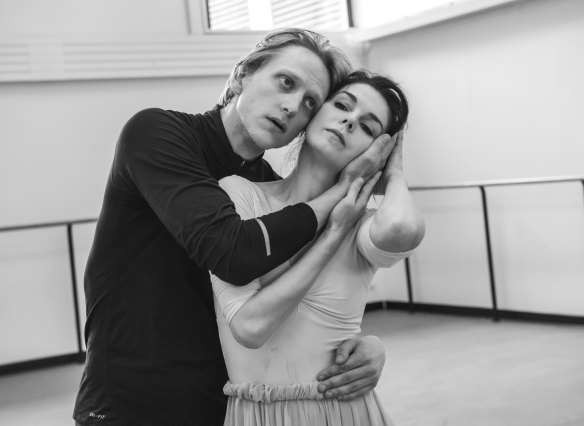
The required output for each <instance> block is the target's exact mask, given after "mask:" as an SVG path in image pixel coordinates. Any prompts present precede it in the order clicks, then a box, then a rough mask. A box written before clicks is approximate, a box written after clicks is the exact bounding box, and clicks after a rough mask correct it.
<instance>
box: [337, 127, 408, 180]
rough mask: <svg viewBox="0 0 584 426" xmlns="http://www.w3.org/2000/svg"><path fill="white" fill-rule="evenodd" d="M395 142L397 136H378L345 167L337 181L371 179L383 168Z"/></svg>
mask: <svg viewBox="0 0 584 426" xmlns="http://www.w3.org/2000/svg"><path fill="white" fill-rule="evenodd" d="M398 134H399V133H398ZM396 140H397V136H394V137H393V138H392V137H390V136H389V135H387V134H383V135H381V136H378V137H377V138H376V139H375V140H374V141H373V143H372V144H371V146H370V147H369V148H367V150H366V151H365V152H363V153H362V154H360V155H359V156H358V157H357V158H354V159H353V160H352V161H351V162H350V163H349V164H347V165H346V166H345V168H344V169H343V171H342V172H341V178H340V179H339V180H340V181H341V182H342V181H345V180H348V181H349V182H352V181H354V180H355V179H357V178H359V177H362V178H364V179H365V180H368V179H369V178H371V176H373V175H374V174H375V173H376V172H378V171H379V170H382V169H383V167H384V166H385V163H386V162H387V158H388V157H389V154H390V153H391V150H392V149H393V147H394V145H395V142H396Z"/></svg>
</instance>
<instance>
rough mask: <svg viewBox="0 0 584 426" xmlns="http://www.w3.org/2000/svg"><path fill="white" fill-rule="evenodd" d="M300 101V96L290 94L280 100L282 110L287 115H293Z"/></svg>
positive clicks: (298, 107)
mask: <svg viewBox="0 0 584 426" xmlns="http://www.w3.org/2000/svg"><path fill="white" fill-rule="evenodd" d="M301 103H302V96H299V95H295V94H290V95H289V96H287V97H286V99H284V101H283V102H282V111H284V113H285V114H286V115H287V116H289V117H294V116H295V115H296V113H297V112H298V111H299V109H300V104H301Z"/></svg>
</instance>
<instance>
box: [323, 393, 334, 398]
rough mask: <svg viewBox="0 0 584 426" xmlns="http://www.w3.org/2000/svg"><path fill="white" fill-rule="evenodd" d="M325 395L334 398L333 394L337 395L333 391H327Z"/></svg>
mask: <svg viewBox="0 0 584 426" xmlns="http://www.w3.org/2000/svg"><path fill="white" fill-rule="evenodd" d="M324 396H326V397H327V398H332V397H333V396H335V394H334V393H333V392H326V393H325V394H324Z"/></svg>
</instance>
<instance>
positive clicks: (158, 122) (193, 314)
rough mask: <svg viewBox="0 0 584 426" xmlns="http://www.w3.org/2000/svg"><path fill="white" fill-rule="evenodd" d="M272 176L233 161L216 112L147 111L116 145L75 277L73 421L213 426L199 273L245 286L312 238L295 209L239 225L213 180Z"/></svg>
mask: <svg viewBox="0 0 584 426" xmlns="http://www.w3.org/2000/svg"><path fill="white" fill-rule="evenodd" d="M232 174H238V175H240V176H243V177H245V178H248V179H250V180H255V181H266V180H274V179H277V178H278V176H277V175H276V174H275V173H274V172H273V170H272V169H271V167H270V166H269V165H268V164H267V162H265V161H264V160H263V159H261V158H260V159H257V160H254V161H252V162H247V161H244V160H243V159H242V158H241V157H239V156H238V155H236V154H235V153H233V151H232V149H231V145H230V143H229V140H228V139H227V135H226V133H225V129H224V128H223V124H222V122H221V117H220V112H219V110H218V109H215V110H213V111H209V112H207V113H205V114H200V115H191V114H185V113H178V112H173V111H165V110H161V109H147V110H144V111H141V112H139V113H138V114H136V115H135V116H134V117H132V118H131V119H130V120H129V122H128V123H127V124H126V125H125V127H124V129H123V130H122V133H121V135H120V138H119V140H118V143H117V147H116V153H115V157H114V161H113V165H112V169H111V173H110V176H109V179H108V182H107V186H106V191H105V197H104V202H103V206H102V210H101V213H100V216H99V220H98V223H97V230H96V234H95V238H94V242H93V246H92V249H91V253H90V256H89V260H88V264H87V268H86V272H85V297H86V308H87V323H86V327H85V339H86V344H87V360H86V364H85V371H84V373H83V377H82V380H81V385H80V390H79V393H78V395H77V401H76V404H75V410H74V418H75V419H76V420H77V421H78V422H79V423H81V424H92V425H93V424H101V425H114V424H115V425H134V424H136V425H173V426H179V425H222V424H223V418H224V414H225V403H226V400H225V397H224V396H223V393H222V387H223V385H224V383H225V381H226V380H227V373H226V370H225V363H224V360H223V356H222V353H221V347H220V344H219V338H218V333H217V325H216V321H215V312H214V308H213V296H212V289H211V284H210V281H209V274H208V270H211V271H213V273H215V274H216V275H217V276H219V277H221V278H222V279H224V280H226V281H228V282H230V283H234V284H245V283H247V282H249V281H251V280H252V279H254V278H256V277H258V276H261V275H263V274H265V273H266V272H268V271H270V270H271V269H273V268H274V267H276V266H277V265H279V264H280V263H282V262H283V261H284V260H287V259H288V258H290V257H291V256H292V255H293V254H294V253H296V252H297V251H298V250H299V249H300V248H301V247H302V246H304V245H305V244H306V243H308V242H309V241H310V240H311V239H312V238H313V237H314V235H315V233H316V227H317V223H316V217H315V215H314V212H313V211H312V210H311V209H310V207H308V206H307V205H306V204H297V205H295V206H291V207H287V208H285V209H284V210H282V211H280V212H277V213H273V214H270V215H267V216H263V217H262V218H260V220H261V223H263V225H264V226H265V229H263V230H262V227H261V226H260V223H258V221H256V220H247V221H244V220H241V218H240V217H239V216H238V215H237V214H236V212H235V209H234V206H233V204H232V202H231V200H230V199H229V197H228V196H227V195H226V194H225V192H223V190H222V189H221V188H220V187H219V185H218V183H217V180H218V179H220V178H222V177H225V176H228V175H232Z"/></svg>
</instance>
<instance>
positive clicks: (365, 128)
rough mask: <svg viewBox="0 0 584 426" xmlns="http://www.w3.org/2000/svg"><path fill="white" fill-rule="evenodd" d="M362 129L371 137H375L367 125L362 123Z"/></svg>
mask: <svg viewBox="0 0 584 426" xmlns="http://www.w3.org/2000/svg"><path fill="white" fill-rule="evenodd" d="M361 128H362V129H363V131H364V132H365V133H366V134H367V135H369V136H373V131H372V130H371V129H370V128H369V126H368V125H367V124H364V123H361Z"/></svg>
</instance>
